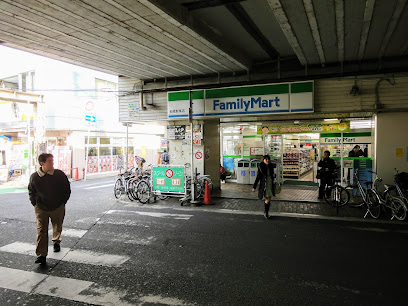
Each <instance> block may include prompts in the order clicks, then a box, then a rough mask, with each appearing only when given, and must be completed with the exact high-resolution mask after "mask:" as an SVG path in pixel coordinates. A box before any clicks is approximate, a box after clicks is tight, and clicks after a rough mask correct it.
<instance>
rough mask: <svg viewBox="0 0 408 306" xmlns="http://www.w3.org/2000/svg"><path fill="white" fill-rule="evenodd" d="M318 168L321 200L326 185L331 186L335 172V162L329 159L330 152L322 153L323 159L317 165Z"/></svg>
mask: <svg viewBox="0 0 408 306" xmlns="http://www.w3.org/2000/svg"><path fill="white" fill-rule="evenodd" d="M317 165H318V166H319V167H321V168H320V170H319V171H320V172H319V173H320V186H319V198H318V199H323V196H324V190H325V188H326V185H328V186H331V185H332V184H333V173H334V172H335V170H336V162H335V161H334V159H331V158H330V152H329V151H324V153H323V159H322V160H321V161H319V163H318V164H317Z"/></svg>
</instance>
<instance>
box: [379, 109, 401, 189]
mask: <svg viewBox="0 0 408 306" xmlns="http://www.w3.org/2000/svg"><path fill="white" fill-rule="evenodd" d="M407 122H408V112H398V113H379V114H378V115H377V129H376V136H377V137H376V144H375V145H376V164H377V173H378V175H379V176H380V177H381V178H382V179H383V182H384V183H387V184H391V183H393V182H394V174H395V171H394V168H398V169H399V171H400V172H402V171H405V172H407V171H408V152H407V151H408V135H407V131H406V126H407ZM400 149H402V153H403V154H402V156H399V155H398V154H397V152H401V151H400Z"/></svg>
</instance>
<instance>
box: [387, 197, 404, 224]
mask: <svg viewBox="0 0 408 306" xmlns="http://www.w3.org/2000/svg"><path fill="white" fill-rule="evenodd" d="M390 201H391V203H390V204H391V205H390V206H391V212H392V215H393V216H394V217H395V218H397V220H400V221H403V220H405V217H406V216H407V207H406V206H405V203H404V201H403V200H402V199H400V198H396V197H390Z"/></svg>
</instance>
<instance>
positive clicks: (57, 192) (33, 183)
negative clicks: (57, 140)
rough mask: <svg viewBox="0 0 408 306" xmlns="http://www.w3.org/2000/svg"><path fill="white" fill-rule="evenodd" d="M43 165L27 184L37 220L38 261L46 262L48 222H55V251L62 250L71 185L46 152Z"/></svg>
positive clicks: (53, 225) (40, 159)
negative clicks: (66, 208)
mask: <svg viewBox="0 0 408 306" xmlns="http://www.w3.org/2000/svg"><path fill="white" fill-rule="evenodd" d="M38 162H39V163H40V165H41V168H40V169H38V171H37V172H34V173H33V174H32V175H31V177H30V183H29V185H28V191H29V197H30V201H31V204H33V206H34V210H35V217H36V220H37V247H36V250H35V252H36V254H37V256H38V257H37V259H36V261H35V262H36V263H39V264H42V265H45V263H46V258H47V255H48V224H49V219H51V223H52V242H53V244H54V252H59V251H60V250H61V247H60V242H61V232H62V223H63V222H64V217H65V204H66V203H67V201H68V199H69V197H70V195H71V188H70V185H69V181H68V178H67V176H66V175H65V173H64V172H62V171H61V170H58V169H54V156H53V155H52V154H47V153H43V154H41V155H40V156H39V157H38Z"/></svg>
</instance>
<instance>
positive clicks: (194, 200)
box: [188, 89, 199, 204]
mask: <svg viewBox="0 0 408 306" xmlns="http://www.w3.org/2000/svg"><path fill="white" fill-rule="evenodd" d="M188 121H189V122H190V133H191V139H190V141H191V143H190V146H191V168H190V175H191V200H190V203H193V204H195V203H199V202H198V201H196V199H195V197H196V190H195V185H196V180H195V179H196V177H195V176H194V143H193V92H192V91H191V89H190V108H189V109H188Z"/></svg>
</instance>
